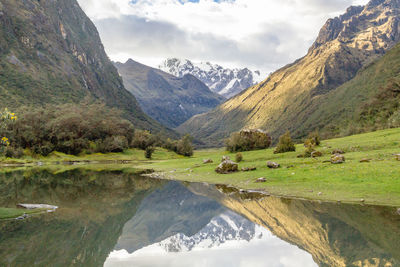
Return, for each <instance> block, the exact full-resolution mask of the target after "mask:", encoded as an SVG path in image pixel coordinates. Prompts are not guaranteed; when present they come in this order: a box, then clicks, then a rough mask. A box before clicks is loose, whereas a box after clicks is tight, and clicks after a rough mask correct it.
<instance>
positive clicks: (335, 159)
mask: <svg viewBox="0 0 400 267" xmlns="http://www.w3.org/2000/svg"><path fill="white" fill-rule="evenodd" d="M345 161H346V159H345V158H344V156H343V155H341V154H335V155H332V156H331V163H332V164H341V163H344V162H345Z"/></svg>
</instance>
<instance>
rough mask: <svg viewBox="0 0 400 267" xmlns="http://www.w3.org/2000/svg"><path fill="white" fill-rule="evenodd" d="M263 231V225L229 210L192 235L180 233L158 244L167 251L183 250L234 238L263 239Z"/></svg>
mask: <svg viewBox="0 0 400 267" xmlns="http://www.w3.org/2000/svg"><path fill="white" fill-rule="evenodd" d="M263 232H265V229H263V228H262V227H260V226H256V225H255V224H254V223H252V222H250V221H248V220H247V219H245V218H243V217H241V216H239V215H237V214H235V213H233V212H231V211H227V212H225V213H223V214H221V215H218V216H216V217H214V218H213V219H212V220H211V221H210V223H208V224H207V225H206V226H205V227H204V228H203V229H201V230H200V231H199V232H198V233H196V234H195V235H193V236H191V237H188V236H186V235H184V234H182V233H179V234H176V235H174V236H171V237H169V238H167V239H165V240H163V241H161V242H160V243H158V245H159V246H161V247H162V248H164V249H165V250H166V251H167V252H183V251H191V250H196V249H204V248H213V247H218V246H220V245H221V244H224V243H226V242H228V241H232V240H236V241H239V240H245V241H250V240H252V239H261V238H262V237H263Z"/></svg>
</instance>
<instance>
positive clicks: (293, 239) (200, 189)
mask: <svg viewBox="0 0 400 267" xmlns="http://www.w3.org/2000/svg"><path fill="white" fill-rule="evenodd" d="M217 188H218V190H219V191H221V192H225V193H218V192H216V191H215V188H214V187H212V186H211V187H210V186H205V185H200V184H196V185H191V186H190V189H191V190H192V191H193V192H196V193H197V194H201V195H208V196H209V197H210V198H213V199H216V200H218V202H219V203H221V204H222V205H224V206H225V207H227V208H229V209H231V210H232V211H234V212H236V213H238V214H241V215H242V216H244V217H246V218H248V219H249V220H251V221H252V222H255V223H257V224H259V225H261V226H264V227H266V228H267V229H269V230H270V231H271V232H272V233H273V234H274V235H276V236H277V237H279V238H281V239H282V240H284V241H286V242H289V243H291V244H294V245H296V246H298V247H299V248H301V249H303V250H305V251H307V252H309V253H310V254H311V255H312V256H313V259H314V261H315V262H316V263H317V264H318V265H319V266H399V264H400V252H399V250H398V249H397V248H398V247H400V239H399V237H400V216H399V215H398V214H397V213H396V209H395V208H389V207H379V206H375V207H374V206H360V205H350V204H335V203H318V202H311V201H304V200H295V199H292V200H290V199H284V198H275V197H265V196H263V195H261V194H257V193H253V194H246V193H240V192H239V190H236V189H233V188H229V187H226V186H217Z"/></svg>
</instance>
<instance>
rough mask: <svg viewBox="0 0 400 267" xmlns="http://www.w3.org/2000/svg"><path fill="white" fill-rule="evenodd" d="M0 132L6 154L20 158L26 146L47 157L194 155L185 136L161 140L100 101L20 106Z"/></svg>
mask: <svg viewBox="0 0 400 267" xmlns="http://www.w3.org/2000/svg"><path fill="white" fill-rule="evenodd" d="M0 131H1V132H0V136H6V137H7V138H8V141H9V145H8V146H7V147H6V148H5V149H3V150H4V153H5V154H6V156H7V157H16V158H18V157H21V156H22V155H23V150H25V149H29V150H30V152H31V153H33V154H38V155H43V156H47V155H49V154H50V153H51V152H53V151H58V152H63V153H66V154H71V155H78V154H81V153H86V154H91V153H107V152H122V151H124V150H125V149H128V148H139V149H143V150H145V149H146V148H147V147H165V148H167V149H169V150H171V151H175V152H176V153H179V154H182V155H185V156H191V155H192V154H193V147H192V144H191V139H190V138H189V137H188V136H185V137H183V138H182V139H181V140H177V141H175V140H164V139H163V138H161V137H160V136H156V135H152V134H150V133H149V132H147V131H141V130H135V129H134V125H132V123H131V122H129V121H127V120H124V119H122V118H121V114H120V112H119V111H118V110H116V109H112V108H109V107H107V106H105V105H103V104H89V105H76V104H65V105H58V106H46V107H44V108H22V109H21V110H19V111H18V120H16V121H11V122H9V123H8V124H7V127H3V128H2V129H1V130H0Z"/></svg>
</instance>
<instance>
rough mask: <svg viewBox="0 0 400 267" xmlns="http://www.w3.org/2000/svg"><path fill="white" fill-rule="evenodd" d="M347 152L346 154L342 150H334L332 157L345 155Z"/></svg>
mask: <svg viewBox="0 0 400 267" xmlns="http://www.w3.org/2000/svg"><path fill="white" fill-rule="evenodd" d="M345 153H346V152H344V151H343V150H341V149H334V150H333V151H332V155H336V154H345Z"/></svg>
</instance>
